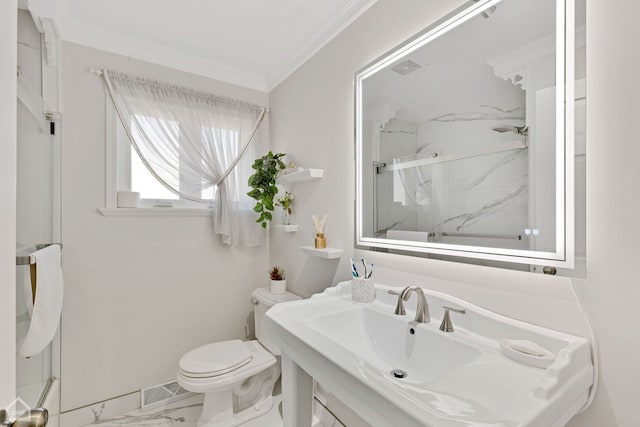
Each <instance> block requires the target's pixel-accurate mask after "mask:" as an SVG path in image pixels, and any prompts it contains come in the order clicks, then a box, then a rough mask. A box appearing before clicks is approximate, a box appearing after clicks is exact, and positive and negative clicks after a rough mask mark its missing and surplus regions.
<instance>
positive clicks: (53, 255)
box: [18, 245, 63, 357]
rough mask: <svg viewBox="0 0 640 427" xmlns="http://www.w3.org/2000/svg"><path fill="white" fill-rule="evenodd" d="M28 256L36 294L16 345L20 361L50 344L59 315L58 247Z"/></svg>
mask: <svg viewBox="0 0 640 427" xmlns="http://www.w3.org/2000/svg"><path fill="white" fill-rule="evenodd" d="M32 256H33V257H34V258H35V261H36V280H37V290H36V300H35V303H34V304H33V313H32V315H31V324H30V325H29V331H28V332H27V336H26V337H25V338H24V340H23V341H22V343H21V344H19V350H18V354H19V355H20V356H22V357H31V356H33V355H36V354H38V353H40V352H41V351H42V350H44V348H45V347H46V346H47V345H48V344H49V343H50V342H51V340H53V337H54V336H55V334H56V331H57V330H58V325H59V324H60V315H61V314H62V294H63V284H62V268H61V266H60V259H61V256H62V254H61V252H60V246H59V245H51V246H47V247H46V248H44V249H41V250H39V251H36V252H34V253H33V254H32Z"/></svg>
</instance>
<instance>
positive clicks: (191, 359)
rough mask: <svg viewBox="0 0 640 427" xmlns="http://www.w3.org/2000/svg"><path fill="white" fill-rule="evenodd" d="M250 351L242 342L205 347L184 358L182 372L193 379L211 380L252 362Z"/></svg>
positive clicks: (226, 342) (221, 343) (218, 343)
mask: <svg viewBox="0 0 640 427" xmlns="http://www.w3.org/2000/svg"><path fill="white" fill-rule="evenodd" d="M251 357H252V356H251V351H250V349H249V348H248V347H247V346H246V345H245V344H244V343H243V342H242V341H240V340H230V341H220V342H215V343H212V344H207V345H203V346H202V347H198V348H196V349H194V350H191V351H190V352H189V353H187V354H185V355H184V356H182V358H181V359H180V362H179V363H178V366H179V368H180V371H181V372H182V373H183V374H184V375H186V376H188V377H191V378H210V377H215V376H218V375H224V374H226V373H229V372H233V371H235V370H236V369H238V368H240V367H242V366H244V365H246V364H247V363H249V362H250V361H251Z"/></svg>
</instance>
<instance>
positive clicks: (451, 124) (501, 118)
mask: <svg viewBox="0 0 640 427" xmlns="http://www.w3.org/2000/svg"><path fill="white" fill-rule="evenodd" d="M479 75H480V76H482V78H483V79H484V80H483V81H476V84H477V85H479V86H480V87H482V88H483V90H481V91H477V93H476V94H475V96H473V95H469V94H467V96H465V97H463V99H458V100H457V102H455V105H456V110H455V111H451V112H448V113H444V114H439V115H437V116H435V117H430V118H426V119H425V120H423V121H421V122H419V123H414V122H411V121H408V120H400V119H398V118H391V119H390V120H388V121H387V122H386V123H385V124H383V125H380V128H379V129H377V130H378V132H379V156H380V157H379V158H380V159H382V160H380V161H379V162H377V163H376V165H377V166H378V167H377V168H375V169H376V170H375V186H376V191H375V194H376V197H375V199H376V200H375V202H374V204H375V209H376V214H377V215H376V220H375V222H376V224H375V226H374V227H375V230H376V237H389V238H402V239H404V240H412V239H411V238H407V236H408V235H407V234H400V235H399V236H401V237H396V236H398V233H397V231H419V232H429V233H430V238H429V240H432V241H438V242H443V243H456V244H468V245H478V246H495V245H496V240H495V239H493V238H483V237H481V236H482V235H487V234H490V235H504V236H513V237H514V238H513V239H500V246H501V247H505V248H517V249H528V243H527V241H526V239H523V240H518V239H516V238H515V237H516V236H518V235H521V234H522V231H523V230H524V229H525V228H526V227H527V224H526V222H527V217H528V209H529V207H528V202H529V193H528V182H529V172H528V171H529V155H528V149H527V148H523V147H526V143H527V141H526V137H525V136H523V135H518V134H516V133H515V132H504V133H499V132H497V131H495V130H494V128H497V127H500V126H504V125H505V124H508V125H511V126H523V125H524V124H525V92H524V91H523V90H522V88H521V87H519V86H517V85H514V84H512V83H510V82H506V81H504V80H502V79H499V78H497V77H495V76H494V75H493V74H492V73H479ZM493 99H500V100H501V102H502V104H501V105H492V104H491V101H492V100H493ZM459 234H464V235H465V236H456V235H459ZM466 235H478V236H477V237H468V236H466ZM417 236H420V235H417ZM418 240H419V239H418Z"/></svg>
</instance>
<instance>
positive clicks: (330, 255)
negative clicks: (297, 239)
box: [300, 246, 343, 259]
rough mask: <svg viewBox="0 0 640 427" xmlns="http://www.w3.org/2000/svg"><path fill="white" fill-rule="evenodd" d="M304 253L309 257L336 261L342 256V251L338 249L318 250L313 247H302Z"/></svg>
mask: <svg viewBox="0 0 640 427" xmlns="http://www.w3.org/2000/svg"><path fill="white" fill-rule="evenodd" d="M300 249H302V252H304V253H305V254H307V255H312V256H317V257H319V258H324V259H335V258H340V257H341V256H342V252H343V251H342V249H336V248H325V249H316V248H315V247H313V246H300Z"/></svg>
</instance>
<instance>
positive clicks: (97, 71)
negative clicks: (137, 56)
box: [87, 67, 271, 113]
mask: <svg viewBox="0 0 640 427" xmlns="http://www.w3.org/2000/svg"><path fill="white" fill-rule="evenodd" d="M87 71H89V72H90V73H91V74H95V75H96V76H100V77H102V76H104V70H103V69H100V68H93V67H89V68H88V70H87ZM243 102H246V101H243ZM258 107H260V108H262V109H264V111H265V113H270V112H271V110H270V109H269V107H264V106H260V105H258Z"/></svg>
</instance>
